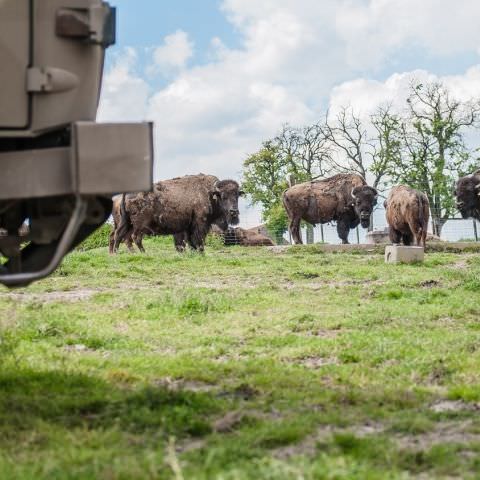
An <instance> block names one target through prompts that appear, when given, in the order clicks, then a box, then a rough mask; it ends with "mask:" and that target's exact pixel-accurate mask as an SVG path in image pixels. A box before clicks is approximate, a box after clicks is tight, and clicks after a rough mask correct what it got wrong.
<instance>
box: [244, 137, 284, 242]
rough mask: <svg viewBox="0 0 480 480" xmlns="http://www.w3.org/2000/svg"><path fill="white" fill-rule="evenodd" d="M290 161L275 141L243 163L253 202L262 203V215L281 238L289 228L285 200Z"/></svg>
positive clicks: (265, 145)
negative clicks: (283, 194) (284, 194)
mask: <svg viewBox="0 0 480 480" xmlns="http://www.w3.org/2000/svg"><path fill="white" fill-rule="evenodd" d="M286 176H287V165H286V162H285V159H284V156H282V155H280V151H279V147H278V145H277V144H275V142H274V141H267V142H264V143H263V146H262V148H261V149H260V150H259V151H258V152H256V153H254V154H252V155H250V156H249V157H248V158H247V159H246V160H245V161H244V163H243V182H242V188H243V190H244V191H245V192H246V193H247V194H249V195H250V198H251V201H252V204H254V205H255V204H260V205H261V206H262V218H263V220H264V221H265V222H266V224H267V228H268V229H269V230H270V231H271V232H273V233H274V235H275V236H276V239H277V241H278V240H279V239H280V237H282V236H283V234H284V233H285V231H286V230H287V224H288V219H287V215H286V213H285V210H284V209H283V205H282V204H281V198H282V193H283V191H284V190H285V189H286V188H287V180H286Z"/></svg>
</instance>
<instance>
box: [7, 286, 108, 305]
mask: <svg viewBox="0 0 480 480" xmlns="http://www.w3.org/2000/svg"><path fill="white" fill-rule="evenodd" d="M101 291H102V290H100V289H99V290H93V289H81V290H67V291H64V292H44V293H6V294H3V295H1V297H3V298H8V299H10V300H14V301H16V302H40V303H53V302H80V301H82V300H89V299H90V298H92V297H93V296H94V295H95V294H97V293H100V292H101Z"/></svg>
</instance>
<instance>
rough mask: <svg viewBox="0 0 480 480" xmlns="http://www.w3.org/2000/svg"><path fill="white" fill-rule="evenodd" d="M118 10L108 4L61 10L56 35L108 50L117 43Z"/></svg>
mask: <svg viewBox="0 0 480 480" xmlns="http://www.w3.org/2000/svg"><path fill="white" fill-rule="evenodd" d="M115 25H116V9H115V7H111V6H110V5H108V3H105V2H103V3H102V4H101V5H93V6H91V7H90V8H88V9H86V8H84V9H81V8H60V9H59V10H58V12H57V20H56V34H57V35H58V36H59V37H64V38H71V39H76V40H80V41H84V42H86V43H91V44H94V45H102V47H103V48H108V47H109V46H111V45H113V44H114V43H115V37H116V31H115Z"/></svg>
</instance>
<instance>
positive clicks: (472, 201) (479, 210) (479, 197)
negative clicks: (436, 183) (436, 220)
mask: <svg viewBox="0 0 480 480" xmlns="http://www.w3.org/2000/svg"><path fill="white" fill-rule="evenodd" d="M455 197H456V199H457V208H458V210H459V211H460V213H461V215H462V217H463V218H475V219H476V220H479V221H480V170H477V171H476V172H474V173H472V174H471V175H466V176H465V177H461V178H459V179H458V181H457V185H456V186H455Z"/></svg>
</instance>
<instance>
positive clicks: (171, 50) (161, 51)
mask: <svg viewBox="0 0 480 480" xmlns="http://www.w3.org/2000/svg"><path fill="white" fill-rule="evenodd" d="M193 48H194V45H193V42H191V41H190V39H189V37H188V34H187V33H186V32H184V31H182V30H177V31H176V32H175V33H172V34H171V35H167V36H166V37H165V40H164V43H163V45H161V46H159V47H157V48H156V49H155V50H154V52H153V61H154V63H155V69H156V70H157V71H159V72H162V71H164V70H166V71H167V72H169V71H171V70H178V69H182V68H184V67H185V66H186V64H187V61H188V60H189V59H190V58H192V57H193Z"/></svg>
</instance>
